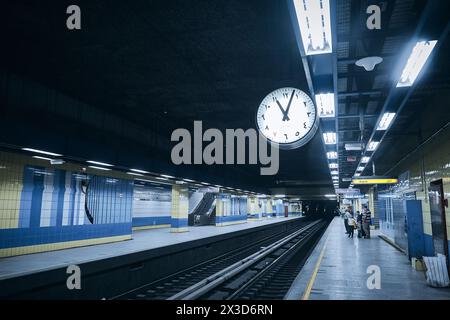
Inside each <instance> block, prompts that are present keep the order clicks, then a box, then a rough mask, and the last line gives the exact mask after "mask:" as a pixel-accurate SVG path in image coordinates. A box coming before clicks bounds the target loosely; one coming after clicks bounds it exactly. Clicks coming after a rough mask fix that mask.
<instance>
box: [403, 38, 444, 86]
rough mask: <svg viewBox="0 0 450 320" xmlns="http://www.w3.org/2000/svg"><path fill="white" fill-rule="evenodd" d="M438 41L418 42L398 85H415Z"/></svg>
mask: <svg viewBox="0 0 450 320" xmlns="http://www.w3.org/2000/svg"><path fill="white" fill-rule="evenodd" d="M436 43H437V40H432V41H419V42H417V43H416V45H415V46H414V48H413V49H412V52H411V54H410V56H409V58H408V61H407V62H406V66H405V67H404V69H403V72H402V75H401V77H400V80H399V81H398V83H397V87H410V86H412V85H413V83H414V81H415V80H416V78H417V76H418V75H419V73H420V71H421V70H422V68H423V66H424V65H425V62H426V61H427V60H428V57H429V56H430V54H431V52H432V51H433V49H434V47H435V46H436Z"/></svg>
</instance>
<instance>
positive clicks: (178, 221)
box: [170, 218, 188, 228]
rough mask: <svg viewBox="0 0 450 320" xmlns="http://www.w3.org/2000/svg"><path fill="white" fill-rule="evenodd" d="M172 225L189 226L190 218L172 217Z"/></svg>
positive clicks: (176, 226) (177, 226)
mask: <svg viewBox="0 0 450 320" xmlns="http://www.w3.org/2000/svg"><path fill="white" fill-rule="evenodd" d="M170 225H171V227H172V228H187V226H188V219H187V218H171V220H170Z"/></svg>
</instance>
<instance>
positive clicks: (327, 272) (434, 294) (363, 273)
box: [286, 218, 450, 300]
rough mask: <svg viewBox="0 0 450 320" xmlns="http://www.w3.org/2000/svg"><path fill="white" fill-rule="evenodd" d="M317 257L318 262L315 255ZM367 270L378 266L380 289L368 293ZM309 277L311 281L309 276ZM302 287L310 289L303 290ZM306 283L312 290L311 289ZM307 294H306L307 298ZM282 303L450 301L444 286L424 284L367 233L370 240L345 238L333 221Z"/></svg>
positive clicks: (394, 252) (406, 261)
mask: <svg viewBox="0 0 450 320" xmlns="http://www.w3.org/2000/svg"><path fill="white" fill-rule="evenodd" d="M321 256H322V259H321V260H320V257H321ZM369 266H378V267H379V268H380V275H381V288H380V289H369V288H368V287H367V280H368V278H369V276H370V274H368V273H367V268H368V267H369ZM314 276H315V278H314ZM308 284H309V285H310V288H311V290H308ZM311 284H312V286H311ZM308 292H309V296H308ZM286 298H287V299H302V298H303V299H309V300H378V299H379V300H398V299H405V300H409V299H421V300H422V299H450V288H432V287H429V286H427V284H426V280H425V274H424V272H421V271H416V270H414V269H413V268H412V267H411V263H410V261H409V259H408V257H407V256H406V255H405V254H403V253H401V252H400V251H398V250H397V249H395V248H393V247H392V246H391V245H389V244H387V243H386V242H385V241H384V240H382V239H380V238H379V237H378V236H377V233H376V232H372V238H371V239H358V238H357V237H356V232H355V237H354V238H353V239H349V238H348V237H347V235H346V234H345V231H344V223H343V220H342V219H341V218H335V219H334V220H333V221H332V223H331V224H330V226H329V228H328V230H327V231H326V233H325V235H324V237H323V238H322V240H321V241H320V242H319V244H318V245H317V247H316V248H315V249H314V252H313V254H312V255H311V256H310V258H309V259H308V261H307V262H306V264H305V267H304V268H303V269H302V271H301V272H300V274H299V275H298V277H297V279H296V280H295V282H294V284H293V286H292V287H291V289H290V291H289V293H288V295H287V296H286Z"/></svg>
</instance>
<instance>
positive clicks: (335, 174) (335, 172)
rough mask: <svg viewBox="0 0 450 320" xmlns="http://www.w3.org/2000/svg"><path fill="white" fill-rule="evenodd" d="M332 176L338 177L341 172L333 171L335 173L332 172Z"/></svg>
mask: <svg viewBox="0 0 450 320" xmlns="http://www.w3.org/2000/svg"><path fill="white" fill-rule="evenodd" d="M331 174H332V175H334V176H337V175H338V174H339V171H337V170H333V171H331Z"/></svg>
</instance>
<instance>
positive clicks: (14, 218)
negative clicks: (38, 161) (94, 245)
mask: <svg viewBox="0 0 450 320" xmlns="http://www.w3.org/2000/svg"><path fill="white" fill-rule="evenodd" d="M0 156H1V157H0V164H1V168H2V172H0V204H1V205H0V208H1V210H0V221H1V225H0V253H1V255H2V256H8V255H14V254H18V253H15V252H12V251H7V250H9V249H10V248H17V247H28V246H37V245H42V244H53V243H62V242H69V241H79V240H87V239H97V238H108V237H116V236H123V235H131V213H132V205H133V203H132V201H133V183H132V181H131V180H125V179H117V178H109V177H104V176H98V175H92V174H89V175H87V174H81V173H78V172H73V171H69V170H62V169H55V168H49V167H45V166H39V165H29V164H26V160H24V161H23V162H24V163H20V161H21V160H23V159H22V158H20V157H18V158H15V159H12V160H11V161H8V158H6V160H5V156H4V154H1V155H0ZM82 181H85V186H82V184H83V183H82ZM86 186H87V188H86ZM86 209H87V210H88V211H89V212H90V214H91V216H92V218H93V221H92V222H91V221H90V220H89V219H88V215H87V213H86V211H87V210H86ZM50 250H51V249H50ZM40 251H42V250H40ZM30 252H35V251H30ZM19 254H20V253H19Z"/></svg>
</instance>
